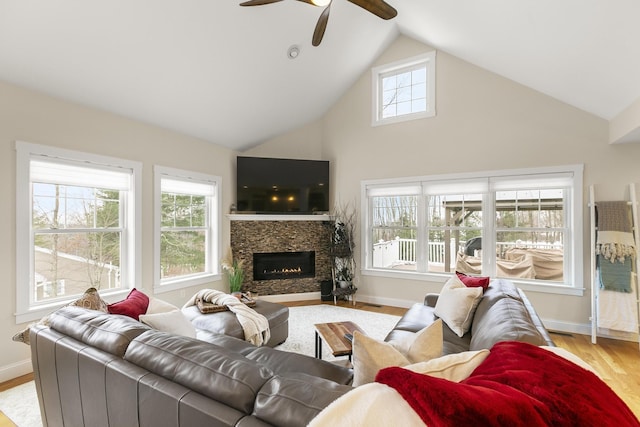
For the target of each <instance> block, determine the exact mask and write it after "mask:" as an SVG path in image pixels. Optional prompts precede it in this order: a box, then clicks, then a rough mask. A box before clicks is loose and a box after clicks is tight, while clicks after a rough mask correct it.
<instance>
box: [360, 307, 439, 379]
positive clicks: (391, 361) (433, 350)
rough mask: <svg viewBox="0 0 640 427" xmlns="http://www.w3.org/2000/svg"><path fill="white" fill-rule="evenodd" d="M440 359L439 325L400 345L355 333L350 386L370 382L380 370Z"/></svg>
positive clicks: (424, 330) (395, 342)
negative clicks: (351, 382)
mask: <svg viewBox="0 0 640 427" xmlns="http://www.w3.org/2000/svg"><path fill="white" fill-rule="evenodd" d="M440 356H442V321H441V320H440V319H438V320H437V321H435V322H434V323H432V324H431V325H429V326H427V327H426V328H424V329H422V330H420V331H419V332H416V333H415V334H413V335H411V336H410V337H408V338H405V339H403V340H401V341H390V342H384V341H378V340H376V339H374V338H371V337H368V336H366V335H364V334H361V333H360V332H358V331H355V332H354V334H353V385H354V387H357V386H360V385H363V384H367V383H370V382H373V381H374V380H375V377H376V375H377V373H378V371H379V370H380V369H383V368H387V367H389V366H407V365H410V364H412V363H417V362H424V361H426V360H430V359H433V358H436V357H440Z"/></svg>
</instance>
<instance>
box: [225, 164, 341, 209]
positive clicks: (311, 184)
mask: <svg viewBox="0 0 640 427" xmlns="http://www.w3.org/2000/svg"><path fill="white" fill-rule="evenodd" d="M236 172H237V176H236V177H237V199H236V206H237V209H238V212H243V213H273V214H276V213H291V214H314V213H327V212H328V211H329V162H328V161H326V160H298V159H272V158H265V157H242V156H238V163H237V170H236Z"/></svg>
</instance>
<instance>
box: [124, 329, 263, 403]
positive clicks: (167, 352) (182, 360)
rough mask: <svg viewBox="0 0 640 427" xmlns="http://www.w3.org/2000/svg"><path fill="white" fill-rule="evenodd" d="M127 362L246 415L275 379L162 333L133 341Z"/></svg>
mask: <svg viewBox="0 0 640 427" xmlns="http://www.w3.org/2000/svg"><path fill="white" fill-rule="evenodd" d="M125 360H127V361H129V362H131V363H133V364H135V365H138V366H140V367H142V368H144V369H147V370H148V371H150V372H153V373H155V374H157V375H159V376H161V377H163V378H166V379H168V380H170V381H173V382H176V383H178V384H180V385H182V386H184V387H187V388H189V389H192V390H194V391H196V392H198V393H200V394H202V395H204V396H207V397H210V398H211V399H214V400H217V401H218V402H221V403H224V404H226V405H229V406H231V407H232V408H234V409H237V410H239V411H242V412H244V413H251V411H252V410H253V405H254V400H255V395H256V393H257V392H258V391H259V390H260V389H261V388H262V386H263V385H264V384H265V383H266V382H267V380H268V379H269V378H271V377H272V376H273V373H272V372H271V371H270V370H269V369H267V368H265V367H263V366H260V365H257V364H256V363H255V362H253V361H251V360H249V359H247V358H245V357H243V356H242V355H240V354H238V353H235V352H233V351H232V350H228V349H226V348H223V347H219V346H217V345H214V344H210V343H206V342H202V341H199V340H197V339H195V338H188V337H182V336H176V335H172V334H168V333H165V332H159V331H148V332H146V333H144V334H142V335H140V336H139V337H137V338H136V339H135V340H133V341H132V342H131V344H130V345H129V348H128V349H127V352H126V353H125Z"/></svg>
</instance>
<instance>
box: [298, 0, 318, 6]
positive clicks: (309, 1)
mask: <svg viewBox="0 0 640 427" xmlns="http://www.w3.org/2000/svg"><path fill="white" fill-rule="evenodd" d="M298 1H301V2H302V3H307V4H310V5H313V6H315V4H314V3H313V2H312V1H311V0H298Z"/></svg>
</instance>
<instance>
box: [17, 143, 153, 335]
mask: <svg viewBox="0 0 640 427" xmlns="http://www.w3.org/2000/svg"><path fill="white" fill-rule="evenodd" d="M32 156H48V157H52V158H59V159H63V160H71V161H76V162H78V161H79V162H87V163H95V164H101V165H109V166H113V167H116V168H125V169H130V170H132V171H133V174H132V176H131V179H132V183H131V188H132V189H133V191H132V193H133V194H130V197H129V200H128V201H127V203H126V209H127V215H125V218H124V220H125V221H127V218H133V224H129V223H127V224H126V226H125V232H124V233H123V236H122V238H123V240H124V242H123V247H125V249H124V252H125V255H126V257H123V259H122V262H123V264H124V263H125V262H126V265H123V266H122V267H124V268H123V270H124V271H126V275H123V276H124V277H125V280H126V283H123V284H122V288H121V289H119V290H117V291H106V292H104V293H101V296H103V297H104V298H105V299H106V300H107V301H117V300H118V299H121V298H122V297H124V296H125V295H127V294H128V293H129V291H130V289H131V288H133V287H135V286H140V283H142V270H141V268H139V267H140V265H141V264H140V262H141V259H142V250H141V248H140V242H141V241H142V226H141V224H142V220H141V217H142V216H141V214H140V212H141V206H142V163H140V162H135V161H130V160H124V159H119V158H115V157H107V156H101V155H97V154H89V153H84V152H80V151H74V150H67V149H62V148H57V147H51V146H46V145H38V144H32V143H28V142H24V141H16V313H15V317H16V324H20V323H25V322H30V321H33V320H36V319H40V318H42V317H43V316H45V315H47V314H49V313H50V312H52V311H53V310H55V309H57V308H59V307H62V306H63V305H65V304H68V303H69V302H71V301H73V300H74V299H76V298H71V297H70V298H68V299H66V300H64V301H56V302H52V303H50V304H39V305H37V306H31V303H30V297H29V295H30V293H31V284H32V283H33V282H34V280H33V274H34V272H33V271H32V267H33V257H34V254H33V251H32V250H31V241H32V239H31V218H32V213H31V196H32V192H31V185H30V182H31V179H30V161H31V158H32ZM124 258H126V259H124ZM25 283H28V284H29V286H25Z"/></svg>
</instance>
